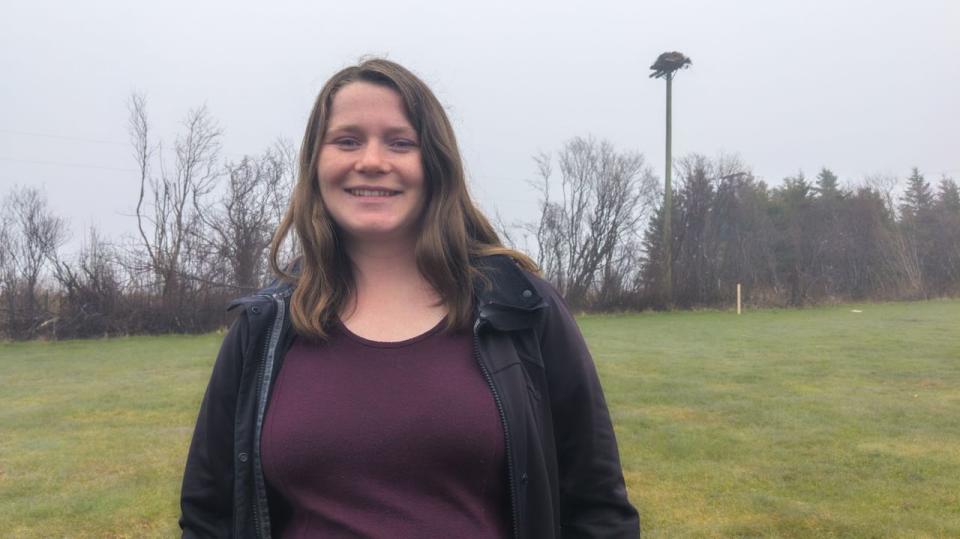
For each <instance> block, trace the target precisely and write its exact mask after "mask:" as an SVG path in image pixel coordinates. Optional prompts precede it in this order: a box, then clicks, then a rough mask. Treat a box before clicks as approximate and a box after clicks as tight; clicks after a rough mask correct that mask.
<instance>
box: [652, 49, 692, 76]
mask: <svg viewBox="0 0 960 539" xmlns="http://www.w3.org/2000/svg"><path fill="white" fill-rule="evenodd" d="M691 63H693V62H691V61H690V59H689V58H687V57H686V56H684V55H683V53H681V52H677V51H672V52H665V53H663V54H661V55H660V56H658V57H657V61H656V62H654V63H653V65H652V66H650V69H652V70H653V73H651V74H650V78H657V79H659V78H663V77H666V76H667V75H670V74H671V73H673V72H674V71H676V70H678V69H685V68H687V67H690V64H691Z"/></svg>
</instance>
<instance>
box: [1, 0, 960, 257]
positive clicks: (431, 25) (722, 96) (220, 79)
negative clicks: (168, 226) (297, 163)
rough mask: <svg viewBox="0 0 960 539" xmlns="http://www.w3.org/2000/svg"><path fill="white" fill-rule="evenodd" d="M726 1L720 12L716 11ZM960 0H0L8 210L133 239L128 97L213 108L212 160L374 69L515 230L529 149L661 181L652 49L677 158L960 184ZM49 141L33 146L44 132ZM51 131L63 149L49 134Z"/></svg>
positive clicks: (769, 170)
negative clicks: (20, 190)
mask: <svg viewBox="0 0 960 539" xmlns="http://www.w3.org/2000/svg"><path fill="white" fill-rule="evenodd" d="M721 4H724V5H721ZM958 28H960V2H954V1H950V0H941V1H936V0H914V1H910V2H908V1H906V0H900V1H887V0H874V1H865V0H864V1H859V0H858V1H854V0H849V1H846V0H833V1H820V0H817V1H807V2H779V1H770V0H767V1H737V2H733V1H729V2H723V3H721V2H710V1H706V0H704V1H669V2H657V3H652V2H646V1H639V0H631V1H627V0H621V1H595V2H591V3H589V4H587V3H586V2H566V1H560V0H551V1H539V0H538V1H531V2H519V1H516V2H500V1H489V2H484V3H480V2H470V3H466V2H454V1H448V2H439V1H408V2H395V1H394V2H381V1H379V0H368V1H366V2H344V3H331V2H320V1H296V2H295V1H274V2H270V3H268V2H265V1H261V2H246V1H236V0H234V1H230V2H227V1H209V2H200V1H193V2H186V1H180V0H173V1H167V2H162V3H161V2H149V3H146V2H131V1H129V0H126V1H118V0H104V1H93V2H67V1H61V2H49V1H42V0H40V1H31V2H26V1H23V0H21V1H12V2H7V3H6V5H5V6H4V9H3V16H2V19H0V74H2V80H3V82H2V84H0V196H3V195H5V194H6V193H7V191H8V190H9V188H10V187H11V186H13V185H14V184H20V185H37V186H42V187H43V188H44V190H45V192H46V194H47V196H48V199H49V200H50V203H51V205H52V207H53V209H54V210H55V211H56V212H57V213H59V214H60V215H63V216H64V217H67V218H68V219H69V220H70V224H71V229H72V235H73V238H74V243H75V242H76V240H77V239H78V238H79V237H81V236H83V235H84V232H83V231H84V229H85V228H86V227H88V226H89V225H90V224H96V225H97V226H99V227H100V228H101V229H102V230H103V231H104V232H106V233H107V234H108V235H109V236H110V237H113V238H119V237H120V236H121V235H122V234H124V233H126V232H129V231H132V230H133V226H134V221H133V219H132V218H131V217H130V216H129V215H130V214H131V213H132V209H133V207H134V206H135V204H136V197H137V192H138V187H139V185H138V180H137V175H136V172H135V170H134V169H135V162H134V160H133V157H132V154H131V150H130V147H129V144H128V142H127V140H128V137H127V131H126V122H127V108H126V106H127V100H128V98H129V95H130V93H131V92H132V91H134V90H136V91H140V92H143V93H145V94H146V95H147V100H148V110H149V113H150V117H151V121H152V124H153V127H154V129H155V130H156V132H157V133H159V135H160V136H161V137H162V138H163V139H164V141H165V143H166V144H167V145H170V144H172V142H173V139H174V136H175V134H176V132H177V128H178V123H179V121H180V120H181V119H182V118H183V117H184V115H185V114H186V113H187V111H188V110H189V109H191V108H194V107H197V106H199V105H202V104H206V105H207V107H208V108H209V109H210V111H211V112H212V113H213V115H214V116H215V117H216V118H217V119H218V120H219V122H220V124H221V125H222V127H223V128H224V130H225V137H224V140H223V143H224V144H223V146H224V153H225V155H226V157H233V158H236V157H238V156H240V155H242V154H245V153H259V152H261V151H262V150H263V149H264V148H266V147H267V146H268V145H269V144H270V143H271V142H272V141H273V140H275V139H276V138H277V137H280V136H284V137H288V138H290V139H292V140H294V142H295V143H296V144H297V145H299V139H300V137H301V136H302V133H303V127H304V124H305V122H306V118H307V115H308V113H309V110H310V107H311V105H312V102H313V99H314V97H315V95H316V93H317V91H318V90H319V88H320V86H322V84H323V82H324V81H325V80H326V79H327V78H328V77H329V76H330V75H332V74H333V72H334V71H336V70H337V69H339V68H341V67H343V66H345V65H348V64H351V63H354V62H355V61H356V60H357V59H358V58H359V57H360V56H362V55H364V54H376V55H385V56H387V57H388V58H390V59H392V60H395V61H398V62H400V63H402V64H404V65H405V66H407V67H409V68H411V69H412V70H413V71H415V72H416V73H418V74H419V75H420V76H421V77H422V78H423V79H424V80H426V81H427V83H428V84H429V85H430V86H431V87H432V88H433V89H434V91H435V92H436V93H437V94H438V96H439V97H440V100H441V101H442V102H443V103H444V104H445V105H446V106H447V110H448V113H449V114H450V117H451V119H452V121H453V123H454V126H455V128H456V130H457V134H458V136H459V140H460V144H461V148H462V150H463V153H464V157H465V160H466V164H467V169H468V173H469V176H470V179H471V188H472V190H473V193H474V195H475V196H476V198H477V200H478V201H479V202H480V204H481V205H482V206H483V207H484V209H486V210H487V211H488V212H490V213H493V212H494V211H495V210H498V211H499V212H500V213H501V214H502V215H503V216H504V217H505V219H506V220H508V221H513V220H517V219H524V218H527V217H528V216H529V215H530V211H531V210H532V209H533V208H534V205H535V199H536V195H535V193H534V192H533V191H532V190H531V189H529V188H528V186H527V185H526V183H525V180H527V179H529V178H532V177H533V175H534V173H535V166H534V163H533V160H532V159H531V156H532V155H533V154H535V153H538V152H540V151H552V150H556V149H558V148H559V147H560V146H561V144H562V143H563V142H564V141H565V140H567V139H569V138H571V137H574V136H578V135H594V136H595V137H598V138H606V139H609V140H611V141H612V142H613V143H614V144H615V145H617V146H618V147H619V148H621V149H626V148H630V149H636V150H639V151H640V152H642V153H643V154H644V155H645V156H646V158H647V161H648V163H649V164H650V165H651V166H652V167H653V168H654V170H655V172H656V173H657V175H658V176H661V177H662V175H663V161H664V157H663V153H664V147H663V146H664V141H663V128H664V126H663V123H664V83H663V81H660V80H653V79H649V78H648V74H649V70H648V66H649V65H650V64H651V63H652V62H653V60H654V59H655V58H656V57H657V55H658V54H659V53H661V52H663V51H668V50H679V51H682V52H684V53H685V54H687V55H688V56H689V57H690V58H692V60H693V66H692V67H691V69H689V70H686V71H683V72H681V73H679V74H678V75H677V78H676V81H675V83H674V156H679V155H682V154H684V153H687V152H699V153H703V154H706V155H708V156H715V155H717V154H718V153H719V152H736V153H738V154H739V155H740V156H741V158H742V159H743V160H744V161H745V162H746V163H747V164H748V165H749V166H750V167H751V168H752V170H753V172H754V173H755V174H756V175H757V176H758V177H760V178H762V179H764V180H766V181H767V182H768V183H770V184H777V183H779V182H780V181H781V180H782V178H783V177H784V176H787V175H793V174H795V173H797V172H798V171H799V170H802V171H804V173H806V175H807V177H813V176H815V175H816V173H817V172H818V171H819V169H820V167H822V166H828V167H830V168H832V169H833V170H834V172H836V173H837V174H838V175H839V176H840V178H841V180H843V181H845V182H850V183H856V182H859V181H861V180H862V179H863V178H864V176H867V175H870V174H877V173H882V174H891V175H896V176H898V177H901V178H903V177H904V176H906V175H907V174H908V173H909V170H910V167H912V166H918V167H920V169H921V171H922V172H924V173H925V174H926V177H927V179H928V180H930V181H931V183H936V182H937V181H939V178H940V177H941V175H942V174H948V175H950V176H952V177H954V178H960V136H958V132H960V99H958V97H957V96H960V60H958V57H960V31H958ZM37 135H43V136H37ZM56 137H60V138H56Z"/></svg>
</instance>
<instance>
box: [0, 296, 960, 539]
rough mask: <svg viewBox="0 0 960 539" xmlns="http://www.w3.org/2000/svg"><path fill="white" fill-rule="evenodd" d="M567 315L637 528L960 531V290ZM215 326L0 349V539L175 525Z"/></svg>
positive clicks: (793, 532)
mask: <svg viewBox="0 0 960 539" xmlns="http://www.w3.org/2000/svg"><path fill="white" fill-rule="evenodd" d="M852 309H860V310H862V311H863V312H862V313H852V312H851V310H852ZM580 323H581V326H582V328H583V331H584V334H585V335H586V337H587V339H588V341H589V342H590V346H591V349H592V350H593V353H594V357H595V359H596V360H597V363H598V366H599V369H600V373H601V377H602V378H603V381H604V387H605V389H606V393H607V400H608V402H609V404H610V406H611V410H612V413H613V416H614V422H615V424H616V427H617V434H618V437H619V441H620V451H621V457H622V459H623V464H624V470H625V473H626V476H627V484H628V488H629V491H630V496H631V499H632V500H633V502H634V503H635V504H636V505H637V506H638V508H639V509H640V511H641V515H642V521H643V526H644V530H645V532H644V535H645V536H646V537H904V538H907V537H909V538H913V537H958V536H960V301H932V302H924V303H897V304H866V305H854V306H851V305H844V306H837V307H829V308H818V309H806V310H793V311H787V310H771V311H758V312H747V313H745V314H744V315H742V316H739V317H738V316H736V315H734V314H731V313H719V312H692V313H691V312H682V313H664V314H640V315H623V316H585V317H581V318H580ZM220 338H221V337H220V336H218V335H206V336H199V337H132V338H122V339H111V340H93V341H69V342H60V343H42V342H34V343H14V344H0V530H2V531H0V536H3V537H8V536H12V537H170V536H175V535H177V528H176V518H177V515H178V506H177V504H178V494H179V482H180V474H181V472H182V467H183V460H184V457H185V454H186V447H187V444H188V442H189V437H190V432H191V430H192V427H193V421H194V419H195V416H196V411H197V406H198V404H199V400H200V397H201V395H202V392H203V388H204V386H205V385H206V381H207V378H208V377H209V373H210V367H211V365H212V362H213V357H214V355H215V353H216V349H217V346H218V343H219V340H220Z"/></svg>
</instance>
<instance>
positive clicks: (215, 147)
mask: <svg viewBox="0 0 960 539" xmlns="http://www.w3.org/2000/svg"><path fill="white" fill-rule="evenodd" d="M129 111H130V118H129V131H130V139H131V143H132V145H133V149H134V157H135V158H136V159H137V164H138V166H139V172H140V196H139V198H138V200H137V208H136V217H137V229H138V232H139V235H140V240H141V248H142V249H143V250H144V251H145V252H146V255H147V258H148V260H149V267H148V268H146V269H148V270H149V271H150V272H151V273H152V274H153V276H154V279H155V282H156V285H157V286H158V287H159V289H160V295H161V298H162V302H163V305H164V309H165V310H166V312H167V314H168V315H173V316H176V304H177V302H178V301H179V300H180V298H181V296H182V290H181V280H182V277H183V276H184V274H185V273H186V272H185V271H184V270H185V266H186V264H185V260H184V254H185V248H186V244H187V240H188V237H189V236H190V234H191V229H192V227H196V226H200V224H201V220H200V218H199V216H198V215H197V211H196V210H197V208H199V207H202V205H203V203H202V202H201V201H202V199H203V198H204V197H205V196H206V195H207V194H209V193H210V192H211V191H212V190H213V188H214V187H215V185H216V181H217V178H218V172H219V171H218V167H217V156H218V153H219V150H220V136H221V130H220V128H219V126H218V125H217V124H216V122H215V121H214V120H213V118H212V117H211V115H210V113H209V112H208V111H207V109H206V107H200V108H198V109H195V110H193V111H190V112H189V113H188V114H187V116H186V118H185V120H184V122H183V127H184V132H183V133H181V135H180V136H178V137H177V139H176V142H175V144H174V162H173V166H172V171H168V169H167V167H165V166H164V161H163V152H162V148H161V146H160V145H159V144H157V145H153V143H152V139H151V138H150V136H149V133H150V128H149V122H148V119H147V112H146V100H145V99H144V97H143V96H140V95H133V96H132V97H131V99H130V104H129ZM154 161H157V162H158V163H159V165H160V166H159V173H156V174H155V173H153V166H152V165H153V163H154Z"/></svg>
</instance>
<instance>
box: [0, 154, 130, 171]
mask: <svg viewBox="0 0 960 539" xmlns="http://www.w3.org/2000/svg"><path fill="white" fill-rule="evenodd" d="M0 161H10V162H13V163H28V164H31V165H53V166H58V167H73V168H95V169H99V170H113V171H116V172H138V171H137V170H134V169H132V168H115V167H103V166H100V165H87V164H84V163H61V162H57V161H33V160H30V159H12V158H9V157H0Z"/></svg>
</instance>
